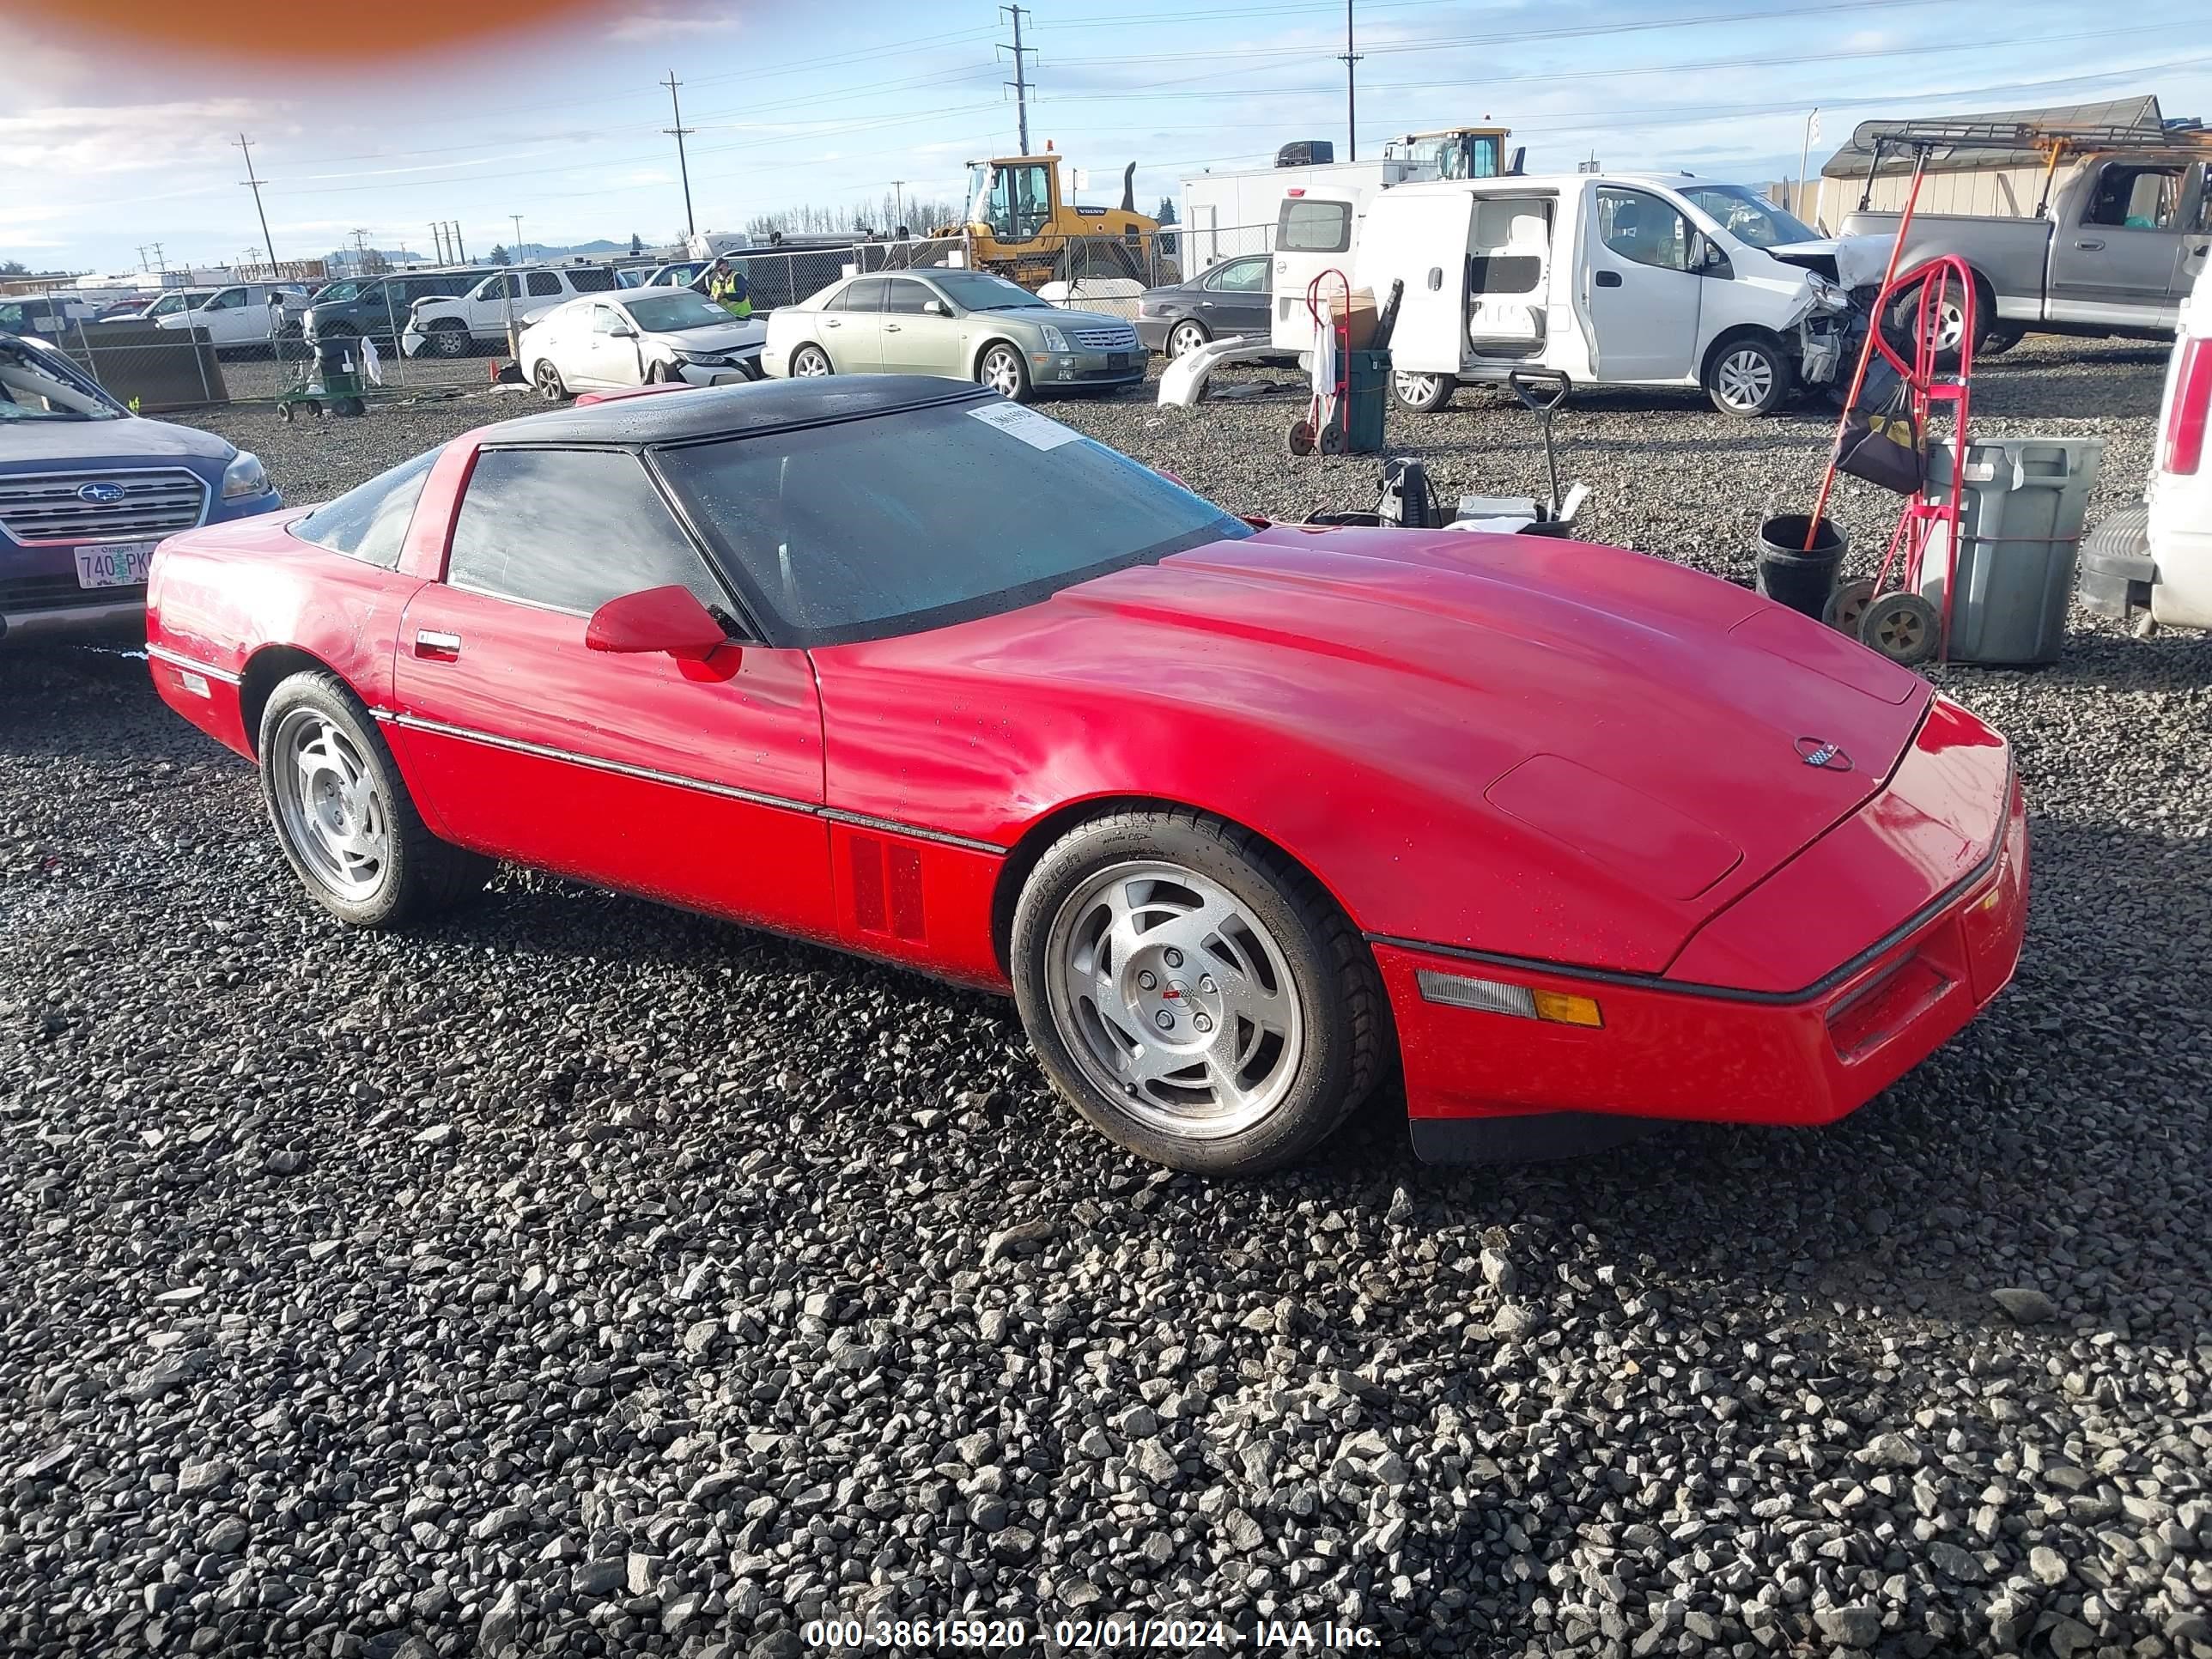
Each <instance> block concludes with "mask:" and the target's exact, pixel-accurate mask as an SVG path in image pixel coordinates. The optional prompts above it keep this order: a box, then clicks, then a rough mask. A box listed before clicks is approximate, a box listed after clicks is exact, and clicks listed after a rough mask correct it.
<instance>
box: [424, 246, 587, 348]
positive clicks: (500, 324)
mask: <svg viewBox="0 0 2212 1659" xmlns="http://www.w3.org/2000/svg"><path fill="white" fill-rule="evenodd" d="M620 291H621V289H620V285H619V284H618V283H617V282H616V281H615V273H614V268H613V267H612V266H611V265H542V266H538V267H534V268H531V269H520V270H501V271H495V272H494V273H493V274H492V275H490V276H487V277H485V278H484V279H483V281H482V282H480V283H477V285H476V286H475V287H474V288H472V289H469V290H468V291H467V292H466V293H465V294H458V295H444V296H440V297H435V298H431V299H425V300H417V301H416V302H415V305H414V308H413V314H412V315H411V316H410V317H409V318H408V319H407V327H406V331H405V332H404V334H402V335H401V336H400V337H399V347H400V349H401V350H403V351H404V352H405V353H406V354H407V355H408V356H410V357H418V356H422V355H423V354H424V353H426V352H427V353H428V354H429V355H431V356H437V357H465V356H468V354H469V353H470V352H471V351H473V350H475V349H477V347H478V346H480V345H495V344H499V343H503V342H504V341H505V340H506V338H507V324H508V323H509V322H510V321H513V322H514V323H516V324H521V323H526V322H528V321H531V320H532V319H535V318H537V317H538V316H539V315H541V314H542V313H544V312H545V311H546V310H547V309H548V308H549V307H552V306H556V305H558V304H559V303H560V302H561V301H563V300H573V299H574V298H575V297H576V296H577V295H580V294H614V293H618V292H620Z"/></svg>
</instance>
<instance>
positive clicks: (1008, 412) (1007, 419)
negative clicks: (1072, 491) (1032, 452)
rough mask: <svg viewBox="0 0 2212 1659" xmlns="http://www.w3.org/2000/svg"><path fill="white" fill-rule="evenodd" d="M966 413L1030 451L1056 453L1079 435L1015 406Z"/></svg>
mask: <svg viewBox="0 0 2212 1659" xmlns="http://www.w3.org/2000/svg"><path fill="white" fill-rule="evenodd" d="M968 412H969V414H970V415H972V416H975V418H976V419H977V420H979V421H981V422H983V424H984V425H986V426H995V427H996V428H999V430H1000V431H1001V432H1003V433H1005V434H1006V435H1007V436H1008V437H1011V438H1019V439H1020V440H1021V441H1023V442H1024V443H1025V444H1027V445H1028V446H1029V447H1030V448H1031V449H1057V448H1059V447H1060V446H1061V445H1062V444H1072V443H1073V442H1074V441H1076V440H1077V439H1078V438H1079V437H1081V436H1082V434H1081V433H1080V432H1076V431H1073V430H1072V429H1070V428H1067V427H1064V426H1062V425H1061V424H1060V422H1058V421H1055V420H1053V419H1050V418H1049V417H1048V416H1043V415H1040V414H1038V413H1037V412H1036V410H1033V409H1024V408H1023V407H1022V406H1021V405H1020V404H987V405H986V406H985V407H984V408H981V409H971V410H969V411H968Z"/></svg>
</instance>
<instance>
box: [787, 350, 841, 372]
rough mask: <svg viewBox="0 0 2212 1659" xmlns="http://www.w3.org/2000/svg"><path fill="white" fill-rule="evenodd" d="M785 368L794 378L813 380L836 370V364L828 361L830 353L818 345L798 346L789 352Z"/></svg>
mask: <svg viewBox="0 0 2212 1659" xmlns="http://www.w3.org/2000/svg"><path fill="white" fill-rule="evenodd" d="M787 371H788V373H789V375H790V378H791V379H793V380H814V379H818V378H820V377H821V376H823V375H825V374H836V372H837V365H836V363H834V362H830V361H829V353H828V352H826V351H824V350H823V349H822V348H821V347H820V346H818V345H803V346H801V347H799V349H798V350H796V351H794V352H793V353H792V354H791V362H789V364H787Z"/></svg>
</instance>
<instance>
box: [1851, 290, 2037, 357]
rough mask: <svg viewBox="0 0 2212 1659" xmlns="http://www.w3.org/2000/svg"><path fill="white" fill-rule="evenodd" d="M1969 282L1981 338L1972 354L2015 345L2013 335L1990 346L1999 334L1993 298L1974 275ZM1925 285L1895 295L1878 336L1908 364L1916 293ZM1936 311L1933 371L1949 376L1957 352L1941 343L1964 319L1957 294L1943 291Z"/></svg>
mask: <svg viewBox="0 0 2212 1659" xmlns="http://www.w3.org/2000/svg"><path fill="white" fill-rule="evenodd" d="M1973 283H1974V321H1975V325H1976V330H1977V331H1978V333H1979V334H1980V335H1981V339H1980V340H1979V341H1978V342H1977V343H1975V346H1974V351H1975V353H1976V355H1977V356H1979V355H1980V354H1982V353H1984V352H1988V351H1990V350H1992V349H1995V350H1997V351H2002V350H2004V349H2006V346H2010V345H2015V344H2017V343H2019V341H2020V335H2019V333H2017V332H2015V334H2014V335H2013V337H2012V338H2011V339H2010V340H2008V341H2007V342H2006V343H2005V345H2002V346H1996V347H1994V348H1992V347H1991V346H1990V340H1991V339H1992V338H1993V337H1996V335H1997V334H1998V333H1999V332H2000V331H2001V325H1999V324H1998V323H1997V322H1996V314H1997V303H1996V295H1994V294H1992V293H1991V292H1990V285H1989V284H1988V283H1985V282H1984V281H1983V280H1982V279H1981V278H1980V277H1979V276H1976V277H1974V279H1973ZM1924 286H1926V284H1924V283H1914V284H1913V285H1912V286H1911V288H1909V289H1905V292H1904V293H1903V294H1901V295H1899V296H1898V300H1897V303H1896V304H1894V305H1893V306H1892V307H1890V311H1889V316H1888V318H1887V321H1886V322H1885V324H1884V325H1883V328H1882V333H1883V335H1884V336H1885V337H1887V339H1888V341H1889V343H1890V348H1891V349H1893V351H1895V352H1896V353H1897V355H1898V356H1900V357H1902V358H1904V359H1905V362H1908V363H1909V362H1913V361H1915V359H1914V356H1913V343H1912V325H1913V323H1914V321H1915V320H1916V319H1917V318H1918V317H1919V315H1920V290H1921V289H1922V288H1923V287H1924ZM1936 309H1937V315H1936V329H1937V335H1936V373H1937V374H1952V373H1954V372H1955V371H1956V370H1957V368H1958V367H1959V351H1958V348H1957V346H1956V345H1955V344H1952V345H1946V344H1944V343H1943V342H1944V340H1945V339H1946V338H1947V337H1950V336H1954V335H1955V334H1957V332H1958V331H1959V327H1960V324H1961V323H1963V322H1964V320H1965V315H1966V313H1965V308H1964V307H1962V306H1961V305H1960V302H1959V295H1958V294H1957V293H1956V292H1955V291H1953V290H1951V289H1947V290H1946V292H1945V295H1944V296H1943V299H1942V302H1941V304H1940V305H1939V306H1938V307H1937V308H1936Z"/></svg>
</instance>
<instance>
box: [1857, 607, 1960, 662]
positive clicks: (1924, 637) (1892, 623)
mask: <svg viewBox="0 0 2212 1659" xmlns="http://www.w3.org/2000/svg"><path fill="white" fill-rule="evenodd" d="M1942 631H1943V617H1942V612H1941V611H1937V610H1936V607H1935V606H1934V605H1931V604H1929V602H1928V601H1927V600H1926V599H1922V598H1921V597H1920V595H1918V594H1917V593H1909V592H1897V593H1884V594H1882V595H1881V597H1880V598H1878V599H1871V600H1869V602H1868V604H1867V608H1866V612H1865V614H1864V615H1863V617H1860V619H1859V643H1860V644H1861V645H1863V646H1865V647H1868V648H1869V649H1870V650H1875V651H1879V652H1881V654H1882V655H1883V656H1885V657H1887V658H1888V659H1890V660H1891V661H1892V662H1893V663H1898V664H1900V665H1903V666H1905V667H1906V668H1912V667H1917V665H1920V664H1922V663H1923V662H1926V661H1927V660H1928V659H1929V658H1930V657H1932V656H1934V655H1935V654H1936V645H1937V643H1938V642H1939V641H1940V638H1941V636H1942Z"/></svg>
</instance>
